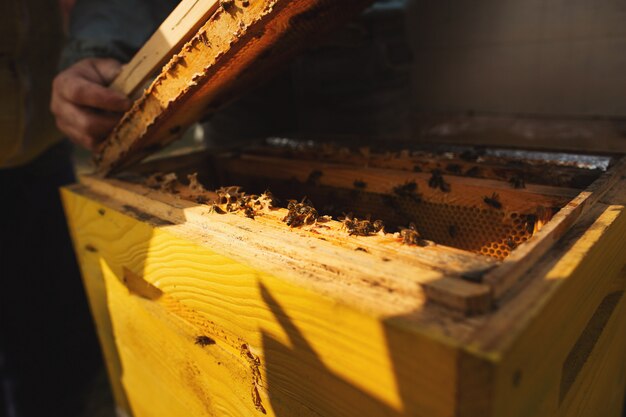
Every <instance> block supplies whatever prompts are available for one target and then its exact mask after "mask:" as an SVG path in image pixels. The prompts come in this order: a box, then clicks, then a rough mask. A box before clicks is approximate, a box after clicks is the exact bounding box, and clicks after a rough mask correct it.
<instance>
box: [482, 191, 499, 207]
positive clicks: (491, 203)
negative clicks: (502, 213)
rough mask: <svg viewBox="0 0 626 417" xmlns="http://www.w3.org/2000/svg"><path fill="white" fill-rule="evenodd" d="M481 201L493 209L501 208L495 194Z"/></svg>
mask: <svg viewBox="0 0 626 417" xmlns="http://www.w3.org/2000/svg"><path fill="white" fill-rule="evenodd" d="M483 201H484V202H485V204H487V205H488V206H491V207H493V208H495V209H501V208H502V203H501V202H500V196H498V194H497V193H493V194H491V197H487V196H485V197H483Z"/></svg>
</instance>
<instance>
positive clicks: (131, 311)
mask: <svg viewBox="0 0 626 417" xmlns="http://www.w3.org/2000/svg"><path fill="white" fill-rule="evenodd" d="M63 195H64V200H65V203H66V208H67V213H68V217H69V218H71V219H72V222H71V227H72V228H73V229H74V231H75V232H76V231H80V232H79V233H75V234H74V236H75V239H76V246H77V248H81V247H85V246H87V245H89V247H91V248H92V250H94V249H95V250H96V251H97V252H93V253H97V256H98V258H99V262H100V266H101V273H102V275H103V277H104V281H105V283H106V293H107V303H108V310H109V314H110V318H111V323H112V327H113V333H114V337H115V340H116V345H117V350H118V354H119V357H120V359H121V365H122V372H121V374H122V381H123V385H124V388H125V391H126V394H127V396H128V399H129V403H130V405H131V409H132V410H133V413H134V415H135V417H140V416H153V415H168V416H173V417H175V416H188V415H194V416H204V415H220V416H222V415H233V416H247V415H254V413H260V412H261V411H260V410H261V409H260V407H257V406H258V402H257V401H256V394H255V390H256V391H258V393H259V394H258V395H259V398H260V404H261V406H262V407H263V409H264V410H265V411H266V412H267V414H268V415H276V416H292V415H311V416H316V415H323V416H326V415H329V416H330V415H345V416H363V415H391V416H393V415H404V413H405V412H410V415H424V416H426V415H428V416H449V415H452V414H453V412H454V407H455V402H454V383H453V384H452V385H450V381H455V378H456V375H455V373H456V371H455V369H456V360H457V355H458V351H457V349H455V348H454V347H453V346H450V345H448V344H446V343H442V340H441V339H438V338H431V337H428V336H427V335H426V334H425V333H421V332H417V331H415V330H414V329H410V328H407V327H404V326H403V325H402V323H403V321H402V320H401V318H397V319H396V318H385V317H376V316H374V315H371V316H370V315H367V314H364V313H363V312H362V311H359V310H357V309H354V308H352V307H350V306H349V305H346V304H345V303H343V302H342V301H341V299H340V298H335V299H333V298H331V297H328V296H324V295H321V294H316V293H314V292H312V291H310V290H309V289H304V288H300V287H298V286H295V285H293V284H291V283H289V282H287V281H285V280H282V279H280V278H278V277H275V276H273V275H272V274H270V273H268V272H267V271H260V270H255V269H254V268H252V267H250V266H248V265H243V264H241V263H237V262H235V261H233V260H232V259H229V258H227V257H224V256H222V255H219V254H217V253H215V252H213V251H211V250H210V249H208V247H210V244H208V245H206V246H201V245H198V244H196V243H194V242H191V241H189V240H186V239H182V238H180V237H178V236H177V235H176V234H175V233H172V232H171V231H172V228H175V227H176V226H162V227H153V226H152V225H150V224H149V223H148V222H141V221H138V220H136V219H135V218H133V217H131V216H129V215H125V214H121V213H119V212H116V211H114V210H112V209H110V207H109V206H106V207H103V205H102V204H100V203H98V202H95V201H92V200H91V199H89V198H86V197H85V196H80V195H79V194H77V193H74V192H71V191H68V190H65V191H64V193H63ZM102 208H104V209H105V210H106V211H105V214H104V215H101V214H99V211H100V210H101V209H102ZM140 281H143V283H142V282H140ZM141 288H143V290H142V289H141ZM146 288H148V289H146ZM409 313H410V312H407V314H409ZM200 336H207V337H209V338H211V339H212V340H214V341H215V345H210V346H205V347H201V346H198V344H197V343H196V338H198V337H200ZM248 351H249V352H250V354H251V355H253V356H254V357H255V358H258V361H259V365H258V370H259V372H260V373H259V375H258V376H256V371H254V368H255V367H254V366H251V362H254V361H255V360H256V359H251V357H250V356H249V355H248V353H247V352H248ZM242 352H243V353H242ZM255 402H257V404H256V405H255Z"/></svg>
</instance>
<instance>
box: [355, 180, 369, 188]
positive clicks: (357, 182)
mask: <svg viewBox="0 0 626 417" xmlns="http://www.w3.org/2000/svg"><path fill="white" fill-rule="evenodd" d="M353 185H354V188H358V189H360V190H363V189H365V188H367V183H366V182H365V181H362V180H354V183H353Z"/></svg>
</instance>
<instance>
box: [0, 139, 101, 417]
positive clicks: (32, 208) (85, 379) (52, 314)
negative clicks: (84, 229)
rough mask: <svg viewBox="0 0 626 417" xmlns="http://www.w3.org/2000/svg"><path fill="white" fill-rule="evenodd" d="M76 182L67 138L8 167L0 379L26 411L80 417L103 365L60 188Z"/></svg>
mask: <svg viewBox="0 0 626 417" xmlns="http://www.w3.org/2000/svg"><path fill="white" fill-rule="evenodd" d="M72 182H74V173H73V168H72V164H71V160H70V153H69V146H68V145H67V144H65V143H59V144H57V145H54V146H53V147H52V148H50V149H49V150H48V151H46V152H45V153H44V154H42V155H41V156H40V157H39V158H37V159H36V160H35V161H33V162H32V163H30V164H28V165H25V166H23V167H20V168H13V169H3V170H0V189H1V190H2V193H3V197H2V204H0V230H1V232H0V280H1V286H2V289H1V290H0V356H1V357H0V378H1V381H0V384H2V387H3V389H2V391H4V394H5V395H4V398H3V400H4V402H5V404H4V405H5V406H6V407H5V410H7V409H13V410H14V411H17V416H19V417H39V416H41V417H44V416H45V417H51V416H63V417H70V416H77V415H78V413H79V412H80V410H81V408H82V398H83V395H82V393H83V392H84V390H85V389H86V387H87V386H88V385H89V383H90V382H91V381H92V379H93V378H94V376H95V374H96V371H97V370H98V369H99V368H101V367H102V359H101V355H100V350H99V347H98V343H97V339H96V335H95V331H94V326H93V322H92V319H91V315H90V313H89V309H88V305H87V300H86V296H85V294H84V290H83V287H82V283H81V281H80V275H79V272H78V269H77V266H76V262H75V259H74V255H73V249H72V245H71V241H70V236H69V234H68V231H67V226H66V222H65V218H64V214H63V208H62V205H61V200H60V195H59V187H60V186H63V185H66V184H70V183H72ZM2 411H3V410H0V415H2Z"/></svg>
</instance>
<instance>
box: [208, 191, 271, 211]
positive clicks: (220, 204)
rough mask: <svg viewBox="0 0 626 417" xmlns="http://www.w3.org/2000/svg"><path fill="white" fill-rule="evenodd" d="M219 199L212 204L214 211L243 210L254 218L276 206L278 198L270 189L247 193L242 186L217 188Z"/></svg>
mask: <svg viewBox="0 0 626 417" xmlns="http://www.w3.org/2000/svg"><path fill="white" fill-rule="evenodd" d="M215 193H216V194H217V200H216V201H214V202H213V203H212V204H211V210H212V211H213V212H214V213H218V214H226V213H234V212H243V214H244V215H245V216H246V217H248V218H249V219H254V218H255V217H256V216H257V215H258V213H259V211H262V210H265V209H271V208H275V207H276V199H275V198H274V196H273V195H272V193H271V192H270V191H265V192H264V193H263V194H261V195H260V196H259V195H255V194H246V193H245V192H244V191H243V190H242V188H241V187H238V186H232V187H222V188H218V189H217V190H215Z"/></svg>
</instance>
